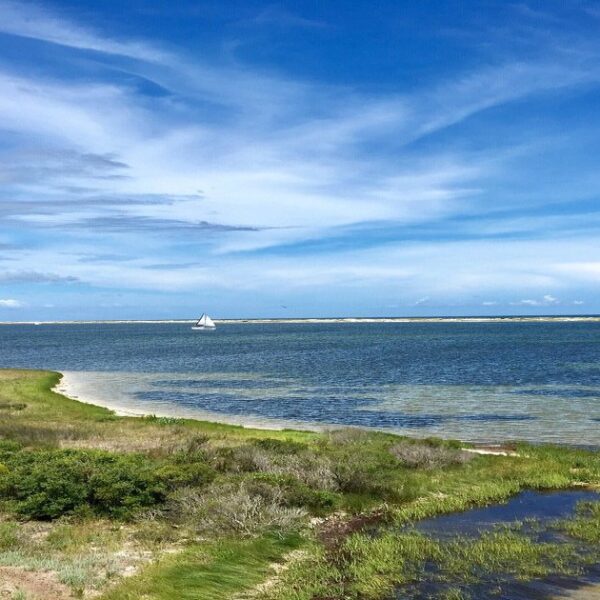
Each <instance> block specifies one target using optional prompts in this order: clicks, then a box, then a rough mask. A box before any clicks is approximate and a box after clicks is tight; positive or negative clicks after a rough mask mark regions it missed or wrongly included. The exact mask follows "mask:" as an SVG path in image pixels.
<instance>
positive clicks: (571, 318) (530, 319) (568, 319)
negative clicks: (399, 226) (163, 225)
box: [0, 315, 600, 325]
mask: <svg viewBox="0 0 600 600" xmlns="http://www.w3.org/2000/svg"><path fill="white" fill-rule="evenodd" d="M214 321H215V323H217V324H224V325H227V324H229V325H235V324H245V323H247V324H260V325H262V324H270V323H274V324H277V323H280V324H286V323H290V324H291V323H298V324H307V323H309V324H310V323H323V324H328V323H330V324H332V323H540V322H543V323H572V322H584V323H600V315H564V316H558V315H557V316H494V317H325V318H321V317H316V318H292V319H288V318H281V319H278V318H273V319H214ZM195 322H196V319H105V320H92V319H89V320H79V321H67V320H56V321H0V325H103V324H106V325H111V324H112V325H117V324H127V323H131V324H136V323H142V324H143V323H146V324H161V323H162V324H167V323H174V324H175V323H179V324H186V323H195Z"/></svg>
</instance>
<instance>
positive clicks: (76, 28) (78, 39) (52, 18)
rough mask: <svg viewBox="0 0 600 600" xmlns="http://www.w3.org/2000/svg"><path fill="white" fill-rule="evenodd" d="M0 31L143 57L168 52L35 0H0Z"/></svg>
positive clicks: (83, 47)
mask: <svg viewBox="0 0 600 600" xmlns="http://www.w3.org/2000/svg"><path fill="white" fill-rule="evenodd" d="M0 31H1V32H3V33H8V34H11V35H18V36H21V37H29V38H33V39H37V40H43V41H46V42H51V43H54V44H60V45H63V46H70V47H72V48H79V49H82V50H96V51H98V52H104V53H108V54H120V55H123V56H130V57H132V58H139V59H143V60H148V59H152V60H157V59H162V58H164V57H165V54H164V53H163V52H161V51H159V50H158V49H156V48H153V47H152V46H149V45H147V44H145V43H137V42H120V41H117V40H112V39H111V38H110V37H109V36H107V35H101V34H99V33H97V32H95V31H93V30H91V29H87V28H85V27H82V26H80V25H77V24H75V23H72V22H71V21H69V20H68V19H67V18H64V17H60V16H57V15H56V14H54V13H50V12H48V11H46V10H45V9H44V8H42V7H41V6H39V5H37V4H34V3H33V2H27V3H25V2H10V1H6V0H2V2H0Z"/></svg>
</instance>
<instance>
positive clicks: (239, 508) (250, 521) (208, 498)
mask: <svg viewBox="0 0 600 600" xmlns="http://www.w3.org/2000/svg"><path fill="white" fill-rule="evenodd" d="M175 501H176V503H177V505H178V507H177V513H178V514H179V516H180V517H181V518H184V519H186V520H188V521H191V523H192V525H193V526H194V528H195V529H196V530H197V531H199V532H201V533H204V532H210V534H211V535H215V534H218V533H230V534H231V533H233V534H236V535H240V536H244V537H246V536H252V535H256V534H259V533H260V534H263V533H264V532H265V531H267V530H272V531H277V532H279V533H283V532H288V531H292V530H294V529H297V528H298V527H300V525H301V523H302V520H303V518H304V515H305V512H304V510H302V509H301V508H295V507H288V506H285V501H284V497H283V493H282V491H281V490H280V489H278V488H277V487H276V486H268V485H265V486H263V487H262V488H261V490H260V491H258V490H257V489H256V488H254V489H253V486H252V484H250V485H249V484H248V483H247V482H245V481H239V482H228V483H222V484H219V485H213V486H212V487H211V488H209V489H208V490H207V492H206V493H200V492H198V491H197V490H193V489H187V490H180V492H179V493H178V494H177V497H176V500H175Z"/></svg>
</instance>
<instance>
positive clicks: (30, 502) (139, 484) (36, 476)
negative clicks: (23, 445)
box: [0, 450, 170, 519]
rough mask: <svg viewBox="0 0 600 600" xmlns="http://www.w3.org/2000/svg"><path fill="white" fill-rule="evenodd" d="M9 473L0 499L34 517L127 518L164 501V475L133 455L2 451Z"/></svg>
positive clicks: (1, 479) (2, 480)
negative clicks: (85, 513) (83, 514)
mask: <svg viewBox="0 0 600 600" xmlns="http://www.w3.org/2000/svg"><path fill="white" fill-rule="evenodd" d="M4 462H5V464H6V466H7V467H8V473H5V474H4V475H3V476H1V477H0V499H2V500H4V501H5V504H6V505H7V506H8V507H10V508H13V509H14V510H15V511H16V512H17V513H18V514H20V515H22V516H24V517H27V518H34V519H55V518H57V517H60V516H62V515H66V514H70V513H74V512H81V511H86V510H88V511H92V512H94V513H97V514H103V515H109V516H114V517H128V516H130V515H131V514H132V513H133V512H134V511H136V510H137V509H139V508H142V507H147V506H152V505H153V504H156V503H158V502H162V501H163V500H164V499H165V495H166V491H167V487H168V482H169V481H170V479H169V476H168V477H166V478H161V477H160V476H159V475H158V474H157V473H156V472H155V468H154V464H153V463H152V462H150V461H148V459H147V458H145V457H143V456H141V455H135V454H129V455H127V454H113V453H109V452H103V451H98V450H96V451H83V450H45V451H25V450H23V451H20V452H14V453H7V454H5V456H4Z"/></svg>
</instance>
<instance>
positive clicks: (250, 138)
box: [0, 0, 600, 307]
mask: <svg viewBox="0 0 600 600" xmlns="http://www.w3.org/2000/svg"><path fill="white" fill-rule="evenodd" d="M522 10H524V9H522ZM528 18H532V19H533V18H535V15H529V17H528ZM255 21H256V23H257V24H262V25H269V26H273V25H277V26H281V27H289V28H298V29H300V30H301V29H303V28H308V29H310V28H315V29H317V28H320V27H321V24H320V22H318V21H313V20H312V19H305V18H304V17H303V16H300V15H296V14H293V13H288V12H285V11H283V10H282V9H280V8H277V7H275V6H268V7H266V8H265V9H264V10H263V11H261V12H260V13H259V14H258V16H257V17H256V19H255ZM0 31H1V32H4V33H5V34H8V35H10V36H13V37H15V38H19V40H18V42H19V43H23V44H26V43H28V40H31V39H35V40H38V41H42V42H45V43H49V44H54V45H59V46H61V47H62V48H66V49H67V50H68V51H69V52H71V53H72V55H73V57H74V58H75V57H76V58H78V59H81V60H73V61H72V63H69V65H68V68H69V69H72V70H73V71H74V73H69V75H77V76H70V77H61V71H60V69H59V68H58V67H57V69H55V70H52V69H49V70H47V71H45V72H44V75H40V72H39V71H37V70H31V71H26V70H23V71H18V72H17V71H16V70H15V69H14V67H11V66H9V65H7V64H2V63H0V136H2V137H1V139H2V140H3V141H4V142H5V143H3V144H2V145H1V146H0V158H1V159H2V160H1V166H0V183H1V184H2V186H1V189H0V227H3V228H4V229H3V232H4V233H3V235H4V236H5V237H6V243H7V249H6V253H7V257H8V258H10V259H11V261H12V262H14V263H15V264H14V269H15V270H11V271H10V273H9V272H6V273H5V274H4V275H2V274H0V281H1V282H3V283H6V284H8V283H15V284H16V283H19V282H20V283H23V282H25V281H29V282H35V281H38V282H41V281H46V282H52V281H53V282H55V283H59V282H65V283H68V282H69V281H75V280H79V281H82V282H84V283H87V284H90V285H91V286H98V287H103V288H109V287H114V286H118V287H122V288H123V289H144V290H151V289H156V288H159V289H163V290H167V289H169V290H173V291H180V290H183V291H187V290H195V289H204V288H208V287H211V288H214V289H227V290H231V289H246V290H258V289H260V288H261V286H263V287H265V286H266V287H269V286H270V287H271V288H272V289H277V290H293V291H298V290H304V289H310V288H311V287H312V288H313V289H314V288H323V289H325V288H327V289H333V288H335V286H341V287H347V288H353V289H354V288H356V287H358V286H360V285H364V286H372V285H378V286H382V287H383V288H385V290H386V293H388V292H389V294H390V296H392V297H394V298H395V297H396V296H397V295H398V294H400V295H401V296H402V299H401V302H402V303H404V305H412V306H420V305H422V304H429V303H434V302H435V303H438V301H439V300H438V299H439V298H446V299H452V301H453V302H454V299H457V298H458V299H459V300H457V301H461V302H471V303H472V304H473V305H476V306H482V305H483V306H495V304H494V303H495V302H499V303H503V304H505V305H506V304H509V303H510V302H511V301H512V302H516V303H517V304H515V306H517V305H523V306H532V307H535V306H539V307H547V306H553V305H556V304H558V303H559V301H558V300H557V298H555V297H554V295H553V294H554V293H557V294H559V293H560V294H561V297H568V296H565V295H563V294H562V291H563V290H564V289H565V287H567V286H569V285H570V286H576V287H577V286H578V287H582V286H583V287H585V286H586V285H589V283H590V282H594V281H597V280H598V278H599V277H600V268H599V267H598V264H600V263H597V262H594V261H595V260H596V258H597V257H598V256H600V253H599V249H598V247H597V243H596V242H595V241H594V239H595V236H594V233H595V232H596V231H597V229H598V228H599V226H600V223H598V220H597V218H596V216H595V215H596V212H595V210H593V209H589V208H588V209H586V210H584V209H581V210H580V211H579V212H577V213H575V212H572V213H570V214H563V213H557V214H554V215H549V214H540V213H539V211H538V209H539V206H541V205H543V203H544V202H547V200H548V198H549V197H551V196H552V193H553V190H552V188H553V182H552V179H551V178H548V177H538V176H537V174H539V173H544V172H546V171H547V169H546V167H545V166H544V165H542V166H541V167H539V166H538V167H537V169H538V170H537V171H536V172H532V173H527V174H525V175H522V174H519V167H520V166H521V165H522V164H525V163H526V164H529V161H533V160H534V159H537V158H538V157H539V156H540V155H544V152H547V150H546V148H547V146H548V138H547V132H546V131H545V128H544V127H543V126H538V125H537V124H536V123H535V121H534V120H532V121H531V123H533V125H531V124H529V123H528V126H527V127H525V128H523V131H517V127H515V128H514V129H511V127H510V125H511V123H508V125H506V126H505V124H506V123H507V119H503V120H502V127H498V126H497V123H496V121H495V120H494V118H493V117H494V115H495V114H497V113H501V112H502V111H503V110H505V109H506V107H507V106H510V105H511V103H527V102H537V103H543V102H544V101H545V100H547V98H549V97H557V96H561V95H562V94H565V93H566V92H568V93H571V94H576V93H578V92H579V91H581V90H584V91H585V90H587V89H588V88H589V87H590V86H597V85H599V84H600V67H599V66H598V61H597V58H598V55H599V50H600V47H598V46H599V45H597V44H595V43H594V42H593V41H590V40H587V39H586V40H582V41H581V42H579V43H578V44H577V45H576V46H573V47H570V48H566V46H565V43H564V42H563V38H562V37H561V36H560V35H559V33H560V32H557V37H556V43H555V44H554V45H553V46H549V47H548V48H547V51H546V52H539V53H538V54H535V55H533V54H532V55H527V56H523V57H518V58H515V57H514V56H507V57H503V58H502V59H501V60H496V61H487V62H484V61H481V62H479V63H478V64H470V66H468V67H467V66H460V67H457V68H455V69H453V70H452V71H449V72H447V73H441V74H438V76H437V77H436V78H435V80H434V81H429V82H427V83H413V84H412V85H410V86H409V85H400V83H401V82H398V84H397V85H388V86H384V87H383V88H382V89H377V88H375V89H372V88H369V87H368V86H366V85H350V84H348V85H344V84H342V83H336V84H331V83H327V82H323V81H320V80H319V79H316V78H315V79H308V78H301V77H299V76H292V75H290V74H285V73H283V72H282V71H281V70H279V71H275V70H271V71H269V70H267V69H265V68H259V67H256V66H250V63H249V62H248V63H246V62H244V60H243V59H242V58H240V57H238V58H237V61H236V60H231V59H230V58H224V57H215V56H214V55H213V57H212V59H210V60H209V59H208V58H206V57H205V56H204V55H202V54H201V53H199V52H190V51H189V50H184V49H175V48H173V45H170V46H169V50H168V51H167V50H165V49H164V48H163V47H162V45H161V44H160V43H157V42H156V41H148V40H144V39H141V38H140V39H135V40H134V39H131V40H130V39H120V38H119V37H118V36H117V35H116V34H110V35H107V32H106V31H104V30H103V29H102V28H98V26H95V27H92V26H88V25H86V24H81V23H79V22H77V21H76V20H74V19H72V18H67V17H66V16H65V14H60V13H58V12H53V11H50V10H48V9H47V8H45V7H43V6H42V5H40V4H22V3H15V2H6V1H3V0H0ZM90 52H92V53H96V54H101V55H102V60H98V61H96V62H94V68H95V69H99V73H101V75H102V76H99V75H98V76H97V77H94V75H93V73H96V71H93V73H92V74H90V73H88V71H86V70H85V69H86V68H87V67H89V63H88V62H86V61H85V60H83V59H82V57H83V56H85V57H86V60H87V58H88V56H89V53H90ZM81 65H84V66H83V67H81ZM61 67H62V68H66V67H65V66H64V65H62V64H61ZM81 68H83V74H84V75H85V76H80V75H81V73H80V72H79V71H78V69H81ZM116 73H118V77H117V76H116V75H115V74H116ZM139 80H143V81H144V82H149V83H151V84H152V85H154V86H156V87H157V88H159V89H160V90H161V92H162V93H161V94H159V95H151V96H149V95H147V94H145V93H143V92H140V89H139V88H138V87H136V85H132V81H139ZM481 122H484V123H486V126H479V127H478V126H477V124H480V123H481ZM504 129H510V133H506V132H504ZM457 130H460V131H462V132H463V133H462V134H461V135H460V136H456V135H454V133H455V132H456V131H457ZM571 135H573V136H575V135H576V133H573V132H571ZM503 136H506V137H503ZM568 141H569V144H568V145H569V146H570V147H576V146H577V144H576V143H574V142H575V140H574V139H573V140H572V139H569V140H568ZM563 143H564V140H563ZM589 168H590V172H592V171H593V169H592V166H590V167H589ZM594 172H595V171H594ZM546 174H547V173H546ZM526 178H529V179H526ZM531 179H536V180H539V181H537V183H536V186H532V185H529V181H530V180H531ZM545 180H549V181H548V183H547V184H545V183H544V181H545ZM582 181H583V179H582V177H581V176H580V175H579V174H578V176H577V177H575V176H572V177H569V178H567V179H566V183H565V187H568V188H569V194H570V196H569V200H571V199H575V200H580V199H581V198H583V197H585V196H586V195H587V196H589V194H590V189H592V188H593V186H594V185H595V183H598V187H600V182H595V180H594V179H593V177H590V178H589V179H586V180H585V182H584V183H585V184H584V183H582ZM531 187H535V188H536V189H535V190H534V191H532V190H531V189H530V188H531ZM554 187H555V186H554ZM519 211H521V212H519ZM527 211H529V212H527ZM383 230H385V235H384V234H383V233H382V231H383ZM568 231H576V232H577V237H578V239H576V240H575V242H568V241H567V240H566V237H567V236H566V232H568ZM369 236H371V237H370V238H369ZM3 239H4V238H3ZM497 239H503V240H504V241H503V243H502V245H500V244H498V243H496V240H497ZM32 240H33V241H32ZM319 243H321V244H322V246H323V247H322V248H318V249H317V248H316V247H315V245H316V244H319ZM311 244H312V246H311ZM19 245H21V246H19ZM22 245H24V246H25V250H23V248H22ZM590 257H591V258H590ZM40 264H51V265H52V264H60V265H61V269H60V272H61V275H56V276H54V275H52V274H51V273H43V272H41V273H40V271H39V265H40ZM12 266H13V265H11V267H12ZM11 273H12V274H11ZM36 277H37V278H38V279H37V280H36ZM52 277H56V278H57V279H52ZM548 290H551V291H552V294H551V293H548ZM499 291H501V292H502V294H503V295H502V297H501V299H500V296H499V295H498V294H497V292H499ZM482 297H483V298H485V297H488V298H489V297H491V298H495V299H496V298H498V300H494V301H482V300H481V298H482ZM414 298H421V300H418V301H417V302H415V300H414ZM429 298H431V299H432V300H431V301H429ZM514 298H523V300H520V301H515V300H514ZM448 301H450V300H448ZM565 302H567V301H565Z"/></svg>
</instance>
